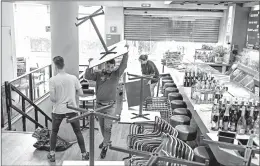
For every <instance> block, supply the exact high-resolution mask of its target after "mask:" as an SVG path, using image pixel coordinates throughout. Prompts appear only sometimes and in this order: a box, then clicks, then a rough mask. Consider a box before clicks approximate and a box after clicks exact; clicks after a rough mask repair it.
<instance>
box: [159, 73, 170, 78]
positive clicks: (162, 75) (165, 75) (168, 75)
mask: <svg viewBox="0 0 260 166" xmlns="http://www.w3.org/2000/svg"><path fill="white" fill-rule="evenodd" d="M160 75H161V77H170V76H171V74H170V73H163V74H160Z"/></svg>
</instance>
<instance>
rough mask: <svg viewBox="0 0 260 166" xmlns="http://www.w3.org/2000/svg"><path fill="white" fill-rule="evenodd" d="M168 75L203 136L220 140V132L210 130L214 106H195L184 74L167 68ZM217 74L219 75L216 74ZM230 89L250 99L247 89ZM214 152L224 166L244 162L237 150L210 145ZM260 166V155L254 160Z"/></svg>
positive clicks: (232, 85)
mask: <svg viewBox="0 0 260 166" xmlns="http://www.w3.org/2000/svg"><path fill="white" fill-rule="evenodd" d="M165 71H166V73H170V74H171V76H172V78H173V80H174V82H175V84H176V85H177V87H178V89H179V91H180V93H181V94H182V96H183V100H184V101H185V102H186V104H187V107H188V108H189V109H190V111H191V113H192V116H193V118H194V119H195V121H196V123H197V125H198V126H199V128H200V130H201V132H202V134H203V135H204V136H205V138H207V139H211V140H218V136H217V134H218V131H212V130H211V129H210V126H211V122H210V120H211V109H212V106H213V105H212V104H195V103H194V101H193V100H192V99H191V87H183V78H184V72H179V71H177V70H176V69H173V68H166V70H165ZM216 74H217V73H216ZM226 85H228V87H229V91H231V92H230V93H235V94H233V95H234V96H240V97H244V96H247V97H250V96H251V94H250V92H248V91H246V90H245V89H243V88H241V87H239V86H236V85H235V84H234V83H227V84H226ZM237 138H238V139H239V138H240V139H242V138H244V139H248V138H249V136H248V135H242V136H241V135H237ZM255 142H256V143H257V142H258V144H259V140H258V141H257V140H255ZM210 148H211V150H212V152H213V153H214V155H215V157H216V158H217V160H218V162H219V163H221V164H223V165H232V166H236V165H239V164H241V163H242V162H243V158H242V157H241V156H240V155H239V154H238V152H237V151H235V150H229V149H224V148H219V147H218V146H214V145H210ZM258 164H259V155H256V157H255V158H252V165H258Z"/></svg>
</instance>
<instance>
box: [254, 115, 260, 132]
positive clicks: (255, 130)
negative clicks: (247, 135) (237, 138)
mask: <svg viewBox="0 0 260 166" xmlns="http://www.w3.org/2000/svg"><path fill="white" fill-rule="evenodd" d="M259 125H260V114H258V116H257V118H256V120H255V123H254V126H253V134H256V135H258V136H259V134H260V133H259V130H260V129H259Z"/></svg>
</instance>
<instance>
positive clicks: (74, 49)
mask: <svg viewBox="0 0 260 166" xmlns="http://www.w3.org/2000/svg"><path fill="white" fill-rule="evenodd" d="M77 16H78V4H77V3H76V2H70V1H67V2H62V1H58V2H55V1H51V3H50V22H51V24H50V26H51V55H52V58H54V57H55V56H62V57H63V58H64V61H65V70H66V72H67V73H69V74H73V75H75V76H77V77H78V76H79V37H78V27H76V26H75V23H76V17H77ZM53 71H54V70H53ZM53 74H56V73H53ZM58 135H59V136H60V137H61V138H63V139H65V140H66V141H75V140H76V136H75V134H74V133H73V130H72V127H70V124H69V123H66V121H65V120H63V121H62V123H61V126H60V130H59V133H58Z"/></svg>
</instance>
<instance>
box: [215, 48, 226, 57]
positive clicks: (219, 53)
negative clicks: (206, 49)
mask: <svg viewBox="0 0 260 166" xmlns="http://www.w3.org/2000/svg"><path fill="white" fill-rule="evenodd" d="M227 53H228V50H227V48H224V47H223V46H217V47H215V48H214V49H213V52H212V55H213V56H215V57H224V55H225V54H227Z"/></svg>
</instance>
